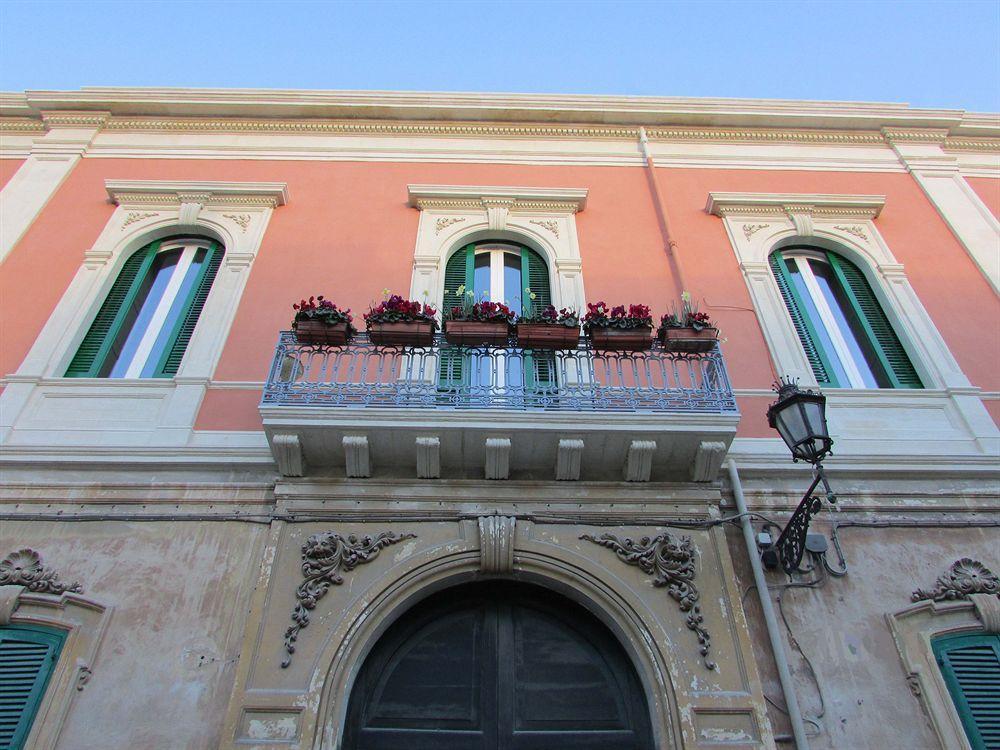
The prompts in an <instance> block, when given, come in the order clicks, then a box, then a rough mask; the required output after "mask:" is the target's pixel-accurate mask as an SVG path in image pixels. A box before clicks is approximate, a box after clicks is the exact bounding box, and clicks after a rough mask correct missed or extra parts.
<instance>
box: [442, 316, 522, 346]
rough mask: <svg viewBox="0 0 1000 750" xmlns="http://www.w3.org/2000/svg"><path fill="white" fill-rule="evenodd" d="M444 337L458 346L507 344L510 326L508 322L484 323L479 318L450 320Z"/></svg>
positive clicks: (445, 326) (445, 327)
mask: <svg viewBox="0 0 1000 750" xmlns="http://www.w3.org/2000/svg"><path fill="white" fill-rule="evenodd" d="M444 337H445V339H446V340H447V341H448V343H449V344H455V345H458V346H507V339H508V338H509V337H510V326H508V325H507V324H506V323H482V322H480V321H478V320H449V321H446V322H445V324H444Z"/></svg>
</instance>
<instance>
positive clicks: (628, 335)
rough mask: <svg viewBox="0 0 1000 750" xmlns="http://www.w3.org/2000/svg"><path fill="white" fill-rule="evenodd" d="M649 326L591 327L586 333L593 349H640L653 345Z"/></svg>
mask: <svg viewBox="0 0 1000 750" xmlns="http://www.w3.org/2000/svg"><path fill="white" fill-rule="evenodd" d="M652 331H653V329H652V327H651V326H647V327H643V328H596V327H595V328H591V329H590V330H589V331H588V332H587V335H588V336H589V337H590V343H591V345H592V346H593V347H594V348H595V349H609V350H614V351H633V352H634V351H641V350H643V349H649V348H651V347H652V346H653V338H652V336H650V334H651V333H652Z"/></svg>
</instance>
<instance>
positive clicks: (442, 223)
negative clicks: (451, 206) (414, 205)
mask: <svg viewBox="0 0 1000 750" xmlns="http://www.w3.org/2000/svg"><path fill="white" fill-rule="evenodd" d="M462 221H465V219H464V218H463V217H455V216H450V217H449V216H442V217H441V218H440V219H438V220H437V221H436V222H434V234H441V231H442V230H443V229H447V228H448V227H450V226H451V225H452V224H458V223H459V222H462Z"/></svg>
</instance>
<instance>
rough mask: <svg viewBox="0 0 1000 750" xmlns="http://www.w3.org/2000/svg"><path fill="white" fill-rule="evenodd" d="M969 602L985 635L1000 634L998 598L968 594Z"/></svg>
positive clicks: (999, 600) (999, 604)
mask: <svg viewBox="0 0 1000 750" xmlns="http://www.w3.org/2000/svg"><path fill="white" fill-rule="evenodd" d="M969 600H970V601H971V602H972V604H973V606H974V607H975V608H976V617H978V618H979V621H980V622H981V623H983V630H985V631H986V632H987V633H1000V596H994V595H993V594H969Z"/></svg>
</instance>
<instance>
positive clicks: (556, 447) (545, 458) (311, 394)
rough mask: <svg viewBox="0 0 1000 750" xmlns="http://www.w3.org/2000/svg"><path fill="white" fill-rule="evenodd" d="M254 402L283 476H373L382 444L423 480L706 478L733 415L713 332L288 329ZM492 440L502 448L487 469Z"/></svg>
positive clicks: (494, 447)
mask: <svg viewBox="0 0 1000 750" xmlns="http://www.w3.org/2000/svg"><path fill="white" fill-rule="evenodd" d="M260 410H261V415H262V417H263V421H264V427H265V431H266V432H267V434H268V437H269V439H270V440H271V445H272V450H273V451H274V453H275V457H276V459H278V463H279V466H280V467H281V468H282V472H283V473H285V474H287V475H292V476H295V475H301V474H302V473H303V472H304V469H303V468H302V467H303V466H304V465H305V463H306V462H308V464H309V465H310V467H314V468H317V467H318V468H325V467H330V466H338V465H343V466H345V468H346V470H347V473H348V476H371V473H372V468H371V467H372V465H373V463H374V456H375V455H378V457H379V461H378V463H379V466H380V467H385V468H386V469H387V470H392V469H396V470H398V468H399V467H400V466H404V465H406V464H409V465H411V466H412V465H413V464H415V463H416V464H421V463H422V464H423V465H424V470H423V472H422V471H421V469H420V467H419V466H418V476H424V477H428V478H434V477H437V476H442V475H443V474H449V469H450V470H451V475H454V476H466V477H467V476H472V475H473V472H472V471H471V470H472V469H474V468H475V467H474V466H473V465H474V464H478V465H479V466H480V467H483V466H484V465H485V466H486V475H487V477H490V478H507V477H508V476H511V475H512V474H513V475H517V474H519V473H520V474H521V475H523V476H528V475H530V476H537V475H538V474H539V470H540V469H541V468H542V467H544V466H545V465H548V466H549V467H550V469H549V470H550V471H551V467H552V466H556V476H557V478H560V479H577V478H593V479H605V478H609V477H616V478H618V479H621V478H625V479H632V480H635V481H643V480H648V479H649V478H650V477H653V478H659V479H666V478H671V477H672V476H674V475H676V474H677V473H678V471H681V472H685V471H686V473H687V474H689V475H691V477H695V475H697V477H695V478H697V479H700V480H701V481H705V479H706V478H714V473H715V471H717V468H718V464H720V463H721V460H722V457H723V456H724V454H725V451H726V449H727V448H728V445H729V443H730V442H731V440H732V437H733V435H734V434H735V429H736V423H737V421H738V419H739V414H738V412H737V408H736V400H735V397H734V395H733V391H732V387H731V386H730V383H729V376H728V374H727V372H726V367H725V363H724V361H723V358H722V353H721V350H720V348H719V345H718V344H717V343H716V344H715V345H714V347H713V348H712V349H711V350H710V351H708V352H706V353H704V354H681V353H675V352H670V351H667V350H665V349H664V348H662V347H661V346H660V344H659V343H658V342H657V343H654V344H653V347H652V348H651V349H649V350H647V351H633V352H630V351H603V350H595V349H593V348H592V347H591V345H590V342H589V340H588V339H586V338H581V339H580V340H579V342H578V344H577V346H576V347H575V348H572V349H567V350H556V351H547V350H531V349H522V348H519V347H517V346H516V342H514V341H513V340H512V341H511V342H510V346H507V347H487V346H483V347H468V346H454V345H451V344H449V343H448V342H447V341H446V340H445V339H444V337H443V336H442V335H440V334H439V335H437V336H436V337H435V340H434V344H433V345H432V346H429V347H391V346H390V347H383V346H378V345H376V344H373V343H372V342H371V341H370V340H369V339H368V337H367V336H366V335H365V334H358V335H356V336H355V337H354V338H353V339H351V341H350V342H348V343H347V344H346V345H343V346H316V345H310V344H303V343H299V342H298V341H297V340H296V338H295V335H294V333H292V332H289V331H285V332H282V333H281V335H280V338H279V341H278V345H277V348H276V350H275V356H274V360H273V362H272V364H271V368H270V372H269V374H268V378H267V382H266V384H265V387H264V393H263V398H262V400H261V406H260ZM276 436H278V437H277V440H276V439H275V438H276ZM428 446H430V448H429V447H428ZM706 450H707V452H708V455H707V457H706V456H705V455H702V456H701V458H699V451H701V453H703V454H704V453H705V451H706ZM491 451H492V452H493V453H498V452H499V453H498V455H499V454H503V455H500V458H499V460H500V462H501V466H500V469H499V470H495V471H493V474H494V475H496V476H492V477H491V471H490V469H489V466H490V465H493V466H496V465H497V463H496V462H497V460H498V459H497V456H495V455H494V456H492V457H491ZM429 452H430V459H429V460H430V464H429V465H430V466H431V467H436V466H443V467H445V468H444V469H443V470H442V469H437V470H436V471H435V470H434V469H433V468H432V469H430V470H428V469H427V468H426V467H427V465H428V461H427V460H424V459H427V456H428V454H429ZM421 456H423V457H424V458H423V459H422V458H421ZM581 460H582V461H583V463H584V466H585V467H586V468H582V469H581V468H579V467H580V466H581ZM491 462H492V463H491ZM630 462H631V465H630ZM706 462H707V464H706ZM695 463H698V465H699V467H700V468H698V469H697V471H696V470H695V469H694V468H691V466H693V465H694V464H695ZM689 464H690V465H691V466H689ZM560 465H561V466H562V468H561V469H560ZM706 465H707V466H708V468H706ZM352 466H353V467H354V469H353V473H352ZM567 466H569V467H570V468H569V469H567V468H566V467H567ZM574 466H575V467H577V468H576V469H575V470H574V469H573V468H572V467H574ZM623 467H624V468H623ZM479 470H480V471H481V470H482V469H481V468H480V469H479ZM455 472H457V473H455ZM525 472H527V473H526V474H525Z"/></svg>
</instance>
